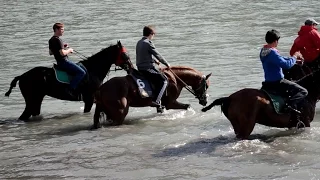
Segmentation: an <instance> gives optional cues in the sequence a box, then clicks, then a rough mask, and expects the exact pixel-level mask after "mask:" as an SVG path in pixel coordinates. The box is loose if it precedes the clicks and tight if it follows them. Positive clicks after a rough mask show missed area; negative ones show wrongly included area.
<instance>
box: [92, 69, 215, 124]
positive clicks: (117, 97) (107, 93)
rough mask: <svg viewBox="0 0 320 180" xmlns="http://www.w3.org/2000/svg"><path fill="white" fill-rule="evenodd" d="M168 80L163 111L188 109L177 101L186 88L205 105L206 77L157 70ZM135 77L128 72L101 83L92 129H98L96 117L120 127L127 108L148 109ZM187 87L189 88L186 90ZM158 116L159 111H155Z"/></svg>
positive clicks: (190, 71)
mask: <svg viewBox="0 0 320 180" xmlns="http://www.w3.org/2000/svg"><path fill="white" fill-rule="evenodd" d="M160 70H161V71H162V72H163V73H164V74H165V75H166V76H167V78H168V86H167V90H166V91H167V93H166V94H164V95H163V97H162V99H161V101H162V103H161V104H162V105H163V106H164V107H165V108H166V109H188V108H189V107H190V104H183V103H180V102H178V101H177V98H178V97H179V95H180V93H181V90H182V88H183V87H186V88H187V89H188V90H189V91H190V92H191V93H192V94H194V95H195V96H196V98H198V99H199V103H200V104H201V105H203V106H205V105H206V104H207V94H206V91H207V89H208V87H209V80H208V78H209V77H210V76H211V73H210V74H208V75H206V76H205V75H203V74H202V73H200V72H199V71H197V70H195V69H193V68H190V67H186V66H173V67H171V68H162V69H160ZM135 73H139V72H138V71H137V70H135V69H132V70H131V73H129V75H127V76H123V77H114V78H112V79H110V80H109V81H107V82H105V83H104V84H103V85H101V87H100V88H99V90H98V91H97V93H96V96H95V97H96V109H95V113H94V123H93V126H92V129H97V128H99V127H100V126H101V125H100V121H99V119H100V113H102V112H103V113H105V114H106V116H107V118H108V119H110V120H112V123H111V125H113V126H115V125H121V124H122V123H123V121H124V119H125V117H126V115H127V114H128V111H129V107H130V106H131V107H146V106H151V107H155V106H154V105H152V98H151V97H145V98H143V97H142V96H141V94H140V91H139V88H138V87H139V86H140V85H139V83H140V84H141V83H142V81H137V82H136V81H135V78H134V75H133V74H135ZM139 80H140V79H139ZM189 86H191V88H190V87H189ZM158 112H159V111H158Z"/></svg>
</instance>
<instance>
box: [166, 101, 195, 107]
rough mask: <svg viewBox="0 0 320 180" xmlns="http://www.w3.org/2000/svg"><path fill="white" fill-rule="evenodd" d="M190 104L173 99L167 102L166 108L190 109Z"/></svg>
mask: <svg viewBox="0 0 320 180" xmlns="http://www.w3.org/2000/svg"><path fill="white" fill-rule="evenodd" d="M189 107H190V104H183V103H180V102H178V101H176V100H175V101H171V102H168V103H167V104H166V109H188V108H189Z"/></svg>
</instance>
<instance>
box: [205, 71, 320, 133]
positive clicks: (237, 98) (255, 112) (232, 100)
mask: <svg viewBox="0 0 320 180" xmlns="http://www.w3.org/2000/svg"><path fill="white" fill-rule="evenodd" d="M298 84H300V85H301V86H303V87H304V88H306V89H307V90H308V96H307V97H306V98H305V100H303V101H302V102H301V103H300V104H299V105H300V111H301V115H300V118H299V119H300V121H297V120H296V119H291V116H290V115H289V114H277V113H276V112H275V110H274V108H273V106H272V105H271V101H270V99H269V98H268V96H267V95H266V94H265V93H264V92H262V91H261V90H258V89H248V88H246V89H242V90H240V91H237V92H235V93H233V94H231V95H230V96H228V97H222V98H219V99H216V100H215V101H213V103H211V104H210V105H209V106H207V107H205V108H203V109H202V111H204V112H205V111H208V110H209V109H211V108H212V107H213V106H216V105H219V106H221V110H222V112H223V114H224V115H225V116H226V117H227V118H228V119H229V121H230V122H231V124H232V126H233V129H234V132H235V134H236V137H237V138H240V139H247V138H248V137H249V135H250V134H251V132H252V130H253V128H254V126H255V123H258V124H262V125H265V126H271V127H278V128H292V127H298V128H301V127H303V126H302V123H303V124H304V125H305V127H310V122H312V120H313V118H314V114H315V106H316V102H317V100H318V99H319V98H320V71H315V72H314V73H312V74H310V75H308V76H306V77H304V78H302V79H301V80H299V81H298Z"/></svg>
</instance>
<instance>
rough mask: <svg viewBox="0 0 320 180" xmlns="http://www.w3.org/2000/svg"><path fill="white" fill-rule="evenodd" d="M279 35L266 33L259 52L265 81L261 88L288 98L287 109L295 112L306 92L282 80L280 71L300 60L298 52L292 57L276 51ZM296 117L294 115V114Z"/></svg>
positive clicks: (296, 85)
mask: <svg viewBox="0 0 320 180" xmlns="http://www.w3.org/2000/svg"><path fill="white" fill-rule="evenodd" d="M279 39H280V33H279V32H278V31H276V30H274V29H272V30H270V31H268V32H267V34H266V36H265V40H266V42H267V44H266V45H264V46H263V48H262V49H261V51H260V60H261V62H262V66H263V70H264V77H265V81H264V82H263V83H262V86H263V88H265V89H270V90H276V91H277V92H279V93H280V94H282V95H286V96H288V101H287V108H288V109H291V110H293V111H295V112H298V113H299V111H297V104H298V103H299V102H300V101H301V100H302V99H303V98H305V97H306V96H307V94H308V91H307V90H306V89H305V88H303V87H301V86H300V85H298V84H296V83H294V82H292V81H289V80H287V79H284V75H283V72H282V69H290V68H291V67H292V66H293V65H294V64H295V63H296V62H298V63H299V62H301V61H300V60H297V59H299V58H301V54H300V52H295V53H294V55H293V56H292V57H284V56H281V55H280V54H279V52H278V50H277V49H276V47H277V46H278V41H279ZM294 114H295V115H296V113H294Z"/></svg>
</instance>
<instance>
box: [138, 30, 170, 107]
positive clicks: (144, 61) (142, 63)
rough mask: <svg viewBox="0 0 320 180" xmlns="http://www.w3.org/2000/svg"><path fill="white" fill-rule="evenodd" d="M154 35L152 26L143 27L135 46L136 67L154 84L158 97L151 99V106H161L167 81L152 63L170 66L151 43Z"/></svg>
mask: <svg viewBox="0 0 320 180" xmlns="http://www.w3.org/2000/svg"><path fill="white" fill-rule="evenodd" d="M155 33H156V32H155V29H154V27H153V26H145V27H144V28H143V37H142V39H141V40H139V41H138V43H137V46H136V59H137V61H136V65H137V68H138V70H139V71H140V72H141V73H142V74H144V75H145V77H146V78H147V79H148V80H150V81H151V82H154V83H155V85H156V89H157V91H158V97H157V98H156V99H155V100H154V99H153V101H152V104H153V105H155V106H161V98H162V95H163V93H164V91H165V89H166V87H167V85H168V80H167V77H166V76H165V75H164V74H162V73H161V72H160V71H159V70H158V69H157V68H156V67H155V64H154V63H156V64H158V65H159V64H160V62H161V63H162V64H164V65H166V66H167V67H168V68H170V65H169V63H168V62H167V61H166V60H165V59H164V58H163V57H162V56H161V55H160V53H159V52H158V51H157V50H156V48H155V46H154V45H153V43H152V41H151V40H152V39H153V37H154V36H155ZM152 56H154V57H155V58H156V59H154V58H153V57H152Z"/></svg>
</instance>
